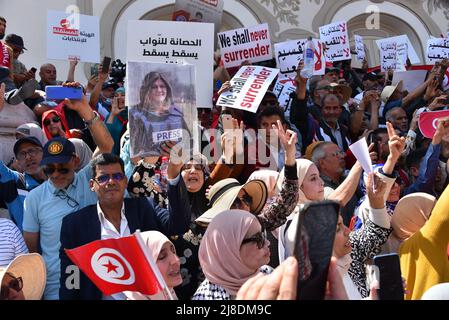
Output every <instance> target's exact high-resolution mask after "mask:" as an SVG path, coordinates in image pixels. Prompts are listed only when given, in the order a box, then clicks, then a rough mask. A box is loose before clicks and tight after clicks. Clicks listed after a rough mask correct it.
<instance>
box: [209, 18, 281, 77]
mask: <svg viewBox="0 0 449 320" xmlns="http://www.w3.org/2000/svg"><path fill="white" fill-rule="evenodd" d="M217 35H218V43H219V44H220V49H221V50H220V51H221V60H222V61H223V62H224V66H225V68H232V67H237V66H240V65H241V64H242V62H243V61H246V60H248V61H249V62H259V61H265V60H270V59H272V58H273V53H272V48H271V40H270V30H269V29H268V24H267V23H264V24H259V25H257V26H254V27H251V28H240V29H234V30H231V31H226V32H221V33H218V34H217Z"/></svg>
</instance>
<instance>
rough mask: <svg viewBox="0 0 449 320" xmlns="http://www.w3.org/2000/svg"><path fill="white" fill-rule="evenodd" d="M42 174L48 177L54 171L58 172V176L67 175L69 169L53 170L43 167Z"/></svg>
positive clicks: (52, 168)
mask: <svg viewBox="0 0 449 320" xmlns="http://www.w3.org/2000/svg"><path fill="white" fill-rule="evenodd" d="M43 171H44V173H45V174H46V175H47V176H49V175H51V174H53V173H54V172H55V171H58V172H59V173H60V174H67V173H69V172H70V169H69V168H54V167H45V168H44V169H43Z"/></svg>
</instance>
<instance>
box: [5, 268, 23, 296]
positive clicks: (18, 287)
mask: <svg viewBox="0 0 449 320" xmlns="http://www.w3.org/2000/svg"><path fill="white" fill-rule="evenodd" d="M6 274H7V275H9V276H10V277H11V278H12V279H11V281H9V283H8V284H5V285H3V284H2V286H1V290H0V300H8V297H9V290H10V289H13V290H14V291H16V292H20V291H22V288H23V280H22V277H18V278H16V277H14V276H13V275H12V274H10V273H6Z"/></svg>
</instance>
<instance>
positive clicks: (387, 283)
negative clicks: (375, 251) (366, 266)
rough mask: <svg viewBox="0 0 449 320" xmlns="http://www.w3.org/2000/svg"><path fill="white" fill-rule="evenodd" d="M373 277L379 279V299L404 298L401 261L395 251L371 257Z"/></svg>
mask: <svg viewBox="0 0 449 320" xmlns="http://www.w3.org/2000/svg"><path fill="white" fill-rule="evenodd" d="M373 261H374V272H375V278H377V280H378V281H379V289H378V290H377V292H378V296H379V300H404V286H403V284H402V275H401V263H400V260H399V256H398V255H397V253H390V254H383V255H378V256H375V257H374V258H373Z"/></svg>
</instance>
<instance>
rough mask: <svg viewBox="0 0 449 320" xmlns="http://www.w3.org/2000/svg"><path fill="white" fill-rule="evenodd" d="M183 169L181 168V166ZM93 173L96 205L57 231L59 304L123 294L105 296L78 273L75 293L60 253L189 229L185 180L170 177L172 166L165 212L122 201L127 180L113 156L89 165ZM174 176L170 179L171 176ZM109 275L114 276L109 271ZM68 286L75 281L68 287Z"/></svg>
mask: <svg viewBox="0 0 449 320" xmlns="http://www.w3.org/2000/svg"><path fill="white" fill-rule="evenodd" d="M181 165H182V164H181ZM91 167H92V170H93V175H92V179H91V180H90V188H91V190H92V191H94V192H95V193H96V194H97V197H98V202H97V204H95V205H91V206H88V207H85V208H84V209H81V210H79V211H77V212H74V213H72V214H70V215H68V216H66V217H65V218H64V219H63V221H62V227H61V249H60V259H61V278H60V289H59V298H60V299H62V300H67V299H70V300H73V299H75V300H79V299H83V300H100V299H103V300H122V299H125V296H124V294H123V293H118V294H114V295H112V296H104V295H102V293H101V292H100V290H99V289H98V288H97V287H96V286H95V285H94V284H93V283H92V282H91V281H90V280H89V279H88V278H87V277H86V276H85V275H84V273H82V272H79V275H80V277H79V288H76V287H77V286H76V282H77V281H76V280H78V279H74V275H76V272H75V274H72V273H73V268H70V266H72V265H73V263H72V262H71V260H70V259H69V258H68V257H67V255H66V253H65V250H64V249H72V248H76V247H79V246H82V245H85V244H87V243H89V242H92V241H95V240H100V239H101V240H105V239H114V238H120V237H126V236H129V235H131V234H133V233H134V232H135V231H136V230H137V229H139V230H141V231H147V230H158V231H160V232H162V233H164V234H165V235H167V236H170V235H173V234H183V233H185V232H186V231H187V230H188V227H189V224H190V219H191V218H190V217H191V212H190V205H189V198H188V194H187V189H186V187H185V185H184V181H183V179H180V178H179V175H178V176H177V177H175V176H173V175H172V174H171V173H172V172H179V170H176V168H175V167H177V165H174V164H173V163H171V162H170V163H169V168H168V181H169V187H168V200H169V208H168V209H164V208H160V207H158V206H155V205H153V203H152V202H151V201H149V200H148V199H147V198H133V199H124V194H125V190H126V186H127V178H126V176H125V173H124V164H123V160H122V159H120V158H119V157H118V156H116V155H114V154H109V153H106V154H100V155H99V156H97V157H96V158H95V159H94V160H93V161H92V163H91ZM171 175H172V176H171ZM111 272H113V271H111ZM72 280H75V281H74V282H73V283H72Z"/></svg>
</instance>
